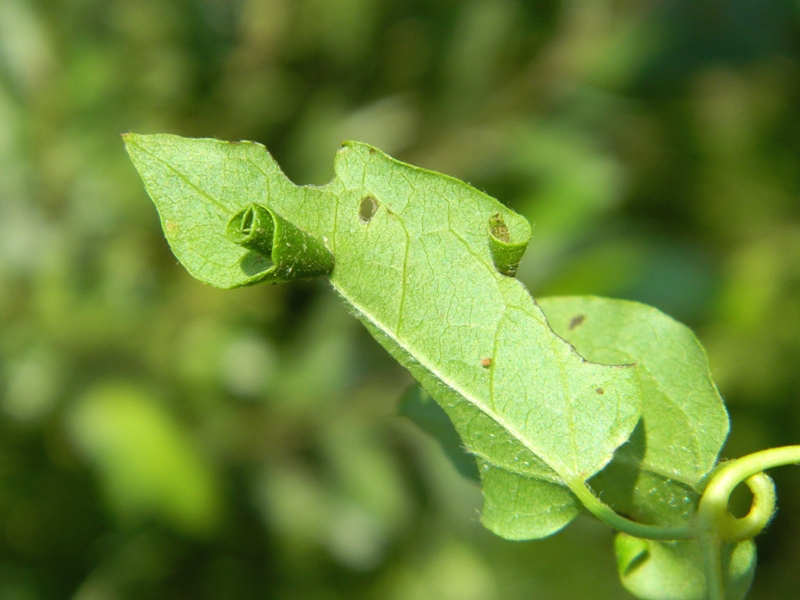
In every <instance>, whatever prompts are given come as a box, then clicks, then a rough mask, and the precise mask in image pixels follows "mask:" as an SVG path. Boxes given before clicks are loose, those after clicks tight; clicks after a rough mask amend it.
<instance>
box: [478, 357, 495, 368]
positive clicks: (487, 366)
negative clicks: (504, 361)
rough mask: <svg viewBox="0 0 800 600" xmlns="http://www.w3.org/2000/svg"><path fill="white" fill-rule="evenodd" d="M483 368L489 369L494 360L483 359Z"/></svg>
mask: <svg viewBox="0 0 800 600" xmlns="http://www.w3.org/2000/svg"><path fill="white" fill-rule="evenodd" d="M481 366H482V367H484V368H485V369H488V368H489V367H491V366H492V359H491V358H482V359H481Z"/></svg>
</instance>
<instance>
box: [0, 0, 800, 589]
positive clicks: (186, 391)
mask: <svg viewBox="0 0 800 600" xmlns="http://www.w3.org/2000/svg"><path fill="white" fill-rule="evenodd" d="M798 39H800V7H799V6H798V5H797V4H796V3H792V2H781V1H779V0H730V1H728V2H711V1H710V0H700V1H692V0H680V1H667V2H655V1H652V2H632V1H626V0H622V1H612V0H600V1H597V0H577V1H570V2H567V1H561V2H559V1H556V0H551V1H546V0H538V1H528V2H523V1H522V0H467V1H464V2H454V1H452V0H425V1H423V0H410V1H409V0H333V1H332V0H239V1H236V2H229V1H227V0H135V1H134V0H103V1H100V0H78V1H66V0H50V1H44V0H2V1H0V411H2V416H0V597H2V598H12V599H17V598H18V599H25V600H28V599H30V600H39V599H41V600H49V599H60V598H68V599H75V600H89V599H91V600H95V599H104V600H105V599H114V600H116V599H128V598H131V599H136V598H170V599H171V598H199V599H226V598H231V599H233V598H236V599H240V598H242V599H247V598H279V599H283V598H286V599H289V598H291V599H303V598H314V599H337V598H390V599H398V600H400V599H403V600H405V599H411V600H417V599H420V600H423V599H427V598H435V599H437V600H449V599H453V600H472V599H475V600H484V599H486V600H491V599H493V598H504V599H505V598H510V599H514V598H520V599H522V598H541V599H545V598H597V599H602V598H614V599H616V598H624V597H626V596H625V594H626V593H625V592H624V591H623V590H622V588H621V586H620V584H619V583H618V582H617V581H616V568H615V566H614V564H613V553H612V535H611V532H610V531H608V530H607V529H606V528H605V527H602V526H599V525H596V524H595V523H593V522H592V521H590V520H589V519H578V520H577V521H576V522H575V523H573V524H572V525H570V526H569V527H568V528H567V529H566V530H565V532H564V533H563V534H562V535H560V536H559V537H557V538H552V539H548V540H544V541H541V542H534V543H524V544H516V543H511V542H505V541H503V540H500V539H496V538H494V537H493V536H492V535H491V534H490V533H488V532H485V531H482V529H481V526H480V524H479V523H478V518H477V515H478V509H479V507H480V502H481V500H480V493H479V491H478V489H477V487H475V485H474V484H473V483H471V482H470V481H468V480H466V479H464V478H462V477H461V476H460V475H459V474H458V473H457V472H456V471H455V469H454V468H453V467H452V466H451V465H450V464H449V463H448V462H447V459H446V458H445V457H444V455H443V453H442V451H441V449H440V448H439V447H438V446H437V444H436V443H435V442H433V441H432V440H430V439H428V438H426V437H425V435H424V434H423V433H421V432H419V431H417V430H416V429H414V428H413V427H412V426H411V425H409V424H408V423H406V422H404V421H403V420H402V419H400V418H398V417H397V416H396V415H395V404H396V401H397V399H398V398H399V397H400V396H401V394H402V392H403V390H404V389H405V388H406V386H407V385H408V383H409V378H408V376H407V375H406V374H405V373H403V372H402V371H401V370H400V369H399V368H398V367H396V366H394V365H393V364H392V361H391V360H389V358H388V357H387V356H386V355H385V354H384V353H383V351H382V350H380V348H379V347H377V345H376V344H375V343H374V342H372V341H371V339H370V338H369V336H368V335H367V334H366V332H364V331H362V330H361V329H360V328H359V327H360V326H359V325H358V324H357V323H356V322H355V321H354V320H353V319H351V318H350V317H349V316H348V315H347V314H346V313H345V310H344V309H343V307H342V306H341V304H340V302H339V300H338V299H337V298H336V297H335V296H334V295H333V294H332V293H331V292H330V290H328V289H327V288H326V287H325V286H324V285H318V284H293V285H291V286H281V287H272V286H263V287H256V288H250V289H243V290H236V291H229V292H223V291H219V290H214V289H212V288H209V287H205V286H202V285H201V284H199V283H196V282H195V281H193V280H192V279H191V278H190V277H189V276H188V275H187V274H186V273H185V271H184V270H183V269H182V268H181V267H179V266H178V265H176V263H175V260H174V258H173V257H172V255H171V253H170V252H169V249H168V247H167V245H166V243H165V242H164V240H163V237H162V235H161V232H160V228H159V224H158V219H157V217H156V214H155V211H153V209H152V205H151V204H150V202H149V201H148V200H147V198H146V196H145V194H144V191H143V189H142V186H141V184H140V182H139V180H138V177H137V175H136V173H135V171H134V170H133V168H132V167H131V166H130V164H129V162H128V161H127V157H126V155H125V153H124V150H123V147H122V143H121V141H120V139H119V135H118V134H119V133H121V132H126V131H137V132H142V133H152V132H161V131H164V132H167V131H168V132H172V133H177V134H182V135H187V136H196V137H199V136H212V137H219V138H222V139H255V140H258V141H260V142H263V143H265V144H266V145H267V146H268V147H270V149H273V150H274V154H275V156H276V158H277V159H278V161H279V163H280V164H282V165H284V166H285V167H286V170H287V173H288V174H289V175H290V176H291V177H292V178H293V179H294V180H295V181H296V182H298V183H323V182H325V181H326V180H327V179H328V178H329V177H330V175H331V165H332V160H331V158H332V156H333V153H334V151H335V150H336V148H337V147H338V144H339V142H341V141H342V140H343V139H348V138H350V139H360V140H363V141H366V142H369V143H372V144H375V145H377V146H378V147H381V148H382V149H385V150H386V151H387V152H389V153H391V154H393V155H396V156H397V157H399V158H401V159H404V160H407V161H409V162H412V163H414V164H420V165H422V166H426V167H429V168H433V169H435V170H438V171H442V172H445V173H449V174H452V175H454V176H457V177H460V178H464V179H466V180H468V181H470V182H472V183H473V184H474V185H477V186H478V187H480V188H482V189H485V190H486V191H487V192H489V193H490V194H492V195H495V196H496V197H498V198H500V199H501V200H503V201H504V202H507V203H508V204H509V205H511V206H512V207H513V208H515V209H516V210H518V211H520V212H522V213H523V214H525V215H526V216H527V217H528V218H529V219H530V220H531V221H532V222H535V224H536V226H535V230H534V238H533V240H532V242H531V244H530V247H529V249H528V253H527V255H526V257H525V259H524V260H523V263H522V265H521V266H520V270H519V274H518V276H519V277H520V278H521V279H523V280H524V281H525V283H526V284H527V285H528V286H529V287H530V288H531V290H532V291H533V292H534V294H535V295H544V294H571V293H581V294H601V295H610V296H617V297H623V298H630V299H634V300H640V301H644V302H647V303H649V304H653V305H655V306H656V307H658V308H660V309H662V310H664V311H665V312H667V313H669V314H671V315H672V316H674V317H676V318H677V319H679V320H682V321H684V322H687V323H688V324H690V325H691V326H693V327H694V328H695V329H696V331H697V333H698V335H699V337H700V339H701V340H702V341H703V343H704V344H705V345H706V347H707V349H708V352H709V359H710V362H711V366H712V371H713V374H714V378H715V380H716V381H717V382H718V384H719V386H720V390H721V392H722V395H723V396H724V397H725V399H726V402H727V404H728V407H729V408H730V411H731V417H732V433H731V436H730V439H729V441H728V444H727V446H726V448H725V450H724V451H723V453H724V454H727V455H728V456H738V455H741V454H743V453H746V452H749V451H753V450H757V449H760V448H765V447H768V446H774V445H780V444H787V443H797V442H798V440H800V369H799V368H798V365H800V176H798V173H800V126H798V123H800V45H798V42H797V40H798ZM152 457H156V458H152ZM120 471H124V472H120ZM774 475H775V479H776V482H777V484H778V491H779V502H780V506H781V507H782V510H781V512H780V513H779V515H778V517H777V518H776V519H775V521H774V522H773V524H772V526H771V528H770V530H769V532H768V533H767V535H766V536H765V537H764V538H763V539H759V540H758V545H759V562H760V566H759V569H758V572H757V575H756V579H755V583H754V587H753V591H752V593H751V597H752V598H755V599H758V598H770V599H777V600H780V599H783V598H786V599H790V598H794V597H795V596H796V591H797V589H800V572H798V570H797V569H796V565H797V564H798V562H799V561H800V542H798V540H800V480H798V479H797V474H796V472H793V471H792V470H785V471H776V472H775V474H774ZM174 496H180V497H179V498H178V497H174ZM745 502H746V500H745ZM567 558H568V559H569V560H568V561H567V560H566V559H567ZM567 565H569V566H567Z"/></svg>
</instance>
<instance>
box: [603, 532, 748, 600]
mask: <svg viewBox="0 0 800 600" xmlns="http://www.w3.org/2000/svg"><path fill="white" fill-rule="evenodd" d="M615 548H616V551H617V566H618V568H619V574H620V578H621V579H622V583H623V585H624V586H625V587H626V588H627V589H628V590H629V591H630V592H631V593H632V594H634V595H635V596H636V597H637V598H642V599H643V600H705V599H706V598H707V595H706V582H705V573H704V572H703V553H702V549H701V548H700V544H699V543H697V542H696V541H694V540H685V541H679V542H659V541H654V540H640V539H638V538H634V537H631V536H629V535H626V534H624V533H618V534H617V537H616V540H615ZM722 563H723V575H724V577H725V598H726V600H742V598H744V597H745V596H746V595H747V592H748V590H749V589H750V585H751V584H752V582H753V575H754V574H755V569H756V545H755V543H754V542H753V540H747V541H744V542H738V543H736V544H723V547H722Z"/></svg>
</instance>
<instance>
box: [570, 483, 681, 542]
mask: <svg viewBox="0 0 800 600" xmlns="http://www.w3.org/2000/svg"><path fill="white" fill-rule="evenodd" d="M569 487H570V489H571V490H572V492H573V493H574V494H575V495H576V496H577V497H578V500H580V501H581V503H582V504H583V505H584V506H585V507H586V508H587V510H588V511H589V512H590V513H592V514H593V515H594V516H595V517H597V518H598V519H600V520H601V521H603V523H605V524H606V525H609V526H611V527H613V528H614V529H616V530H617V531H622V532H623V533H627V534H628V535H632V536H634V537H638V538H642V539H647V540H688V539H692V538H693V537H694V536H695V533H694V529H693V528H692V526H691V524H690V523H686V524H685V525H646V524H644V523H637V522H635V521H631V520H630V519H627V518H625V517H623V516H621V515H618V514H617V513H615V512H614V510H613V509H612V508H611V507H610V506H608V505H607V504H604V503H603V502H602V501H601V500H600V499H599V498H598V497H597V496H595V495H594V492H592V490H591V489H589V487H588V486H587V485H586V483H585V482H583V481H575V482H572V483H570V484H569Z"/></svg>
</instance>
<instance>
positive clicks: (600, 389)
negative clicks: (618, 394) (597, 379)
mask: <svg viewBox="0 0 800 600" xmlns="http://www.w3.org/2000/svg"><path fill="white" fill-rule="evenodd" d="M595 392H597V393H598V394H600V395H601V396H602V395H603V394H605V393H606V391H605V390H604V389H603V388H597V389H596V390H595Z"/></svg>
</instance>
